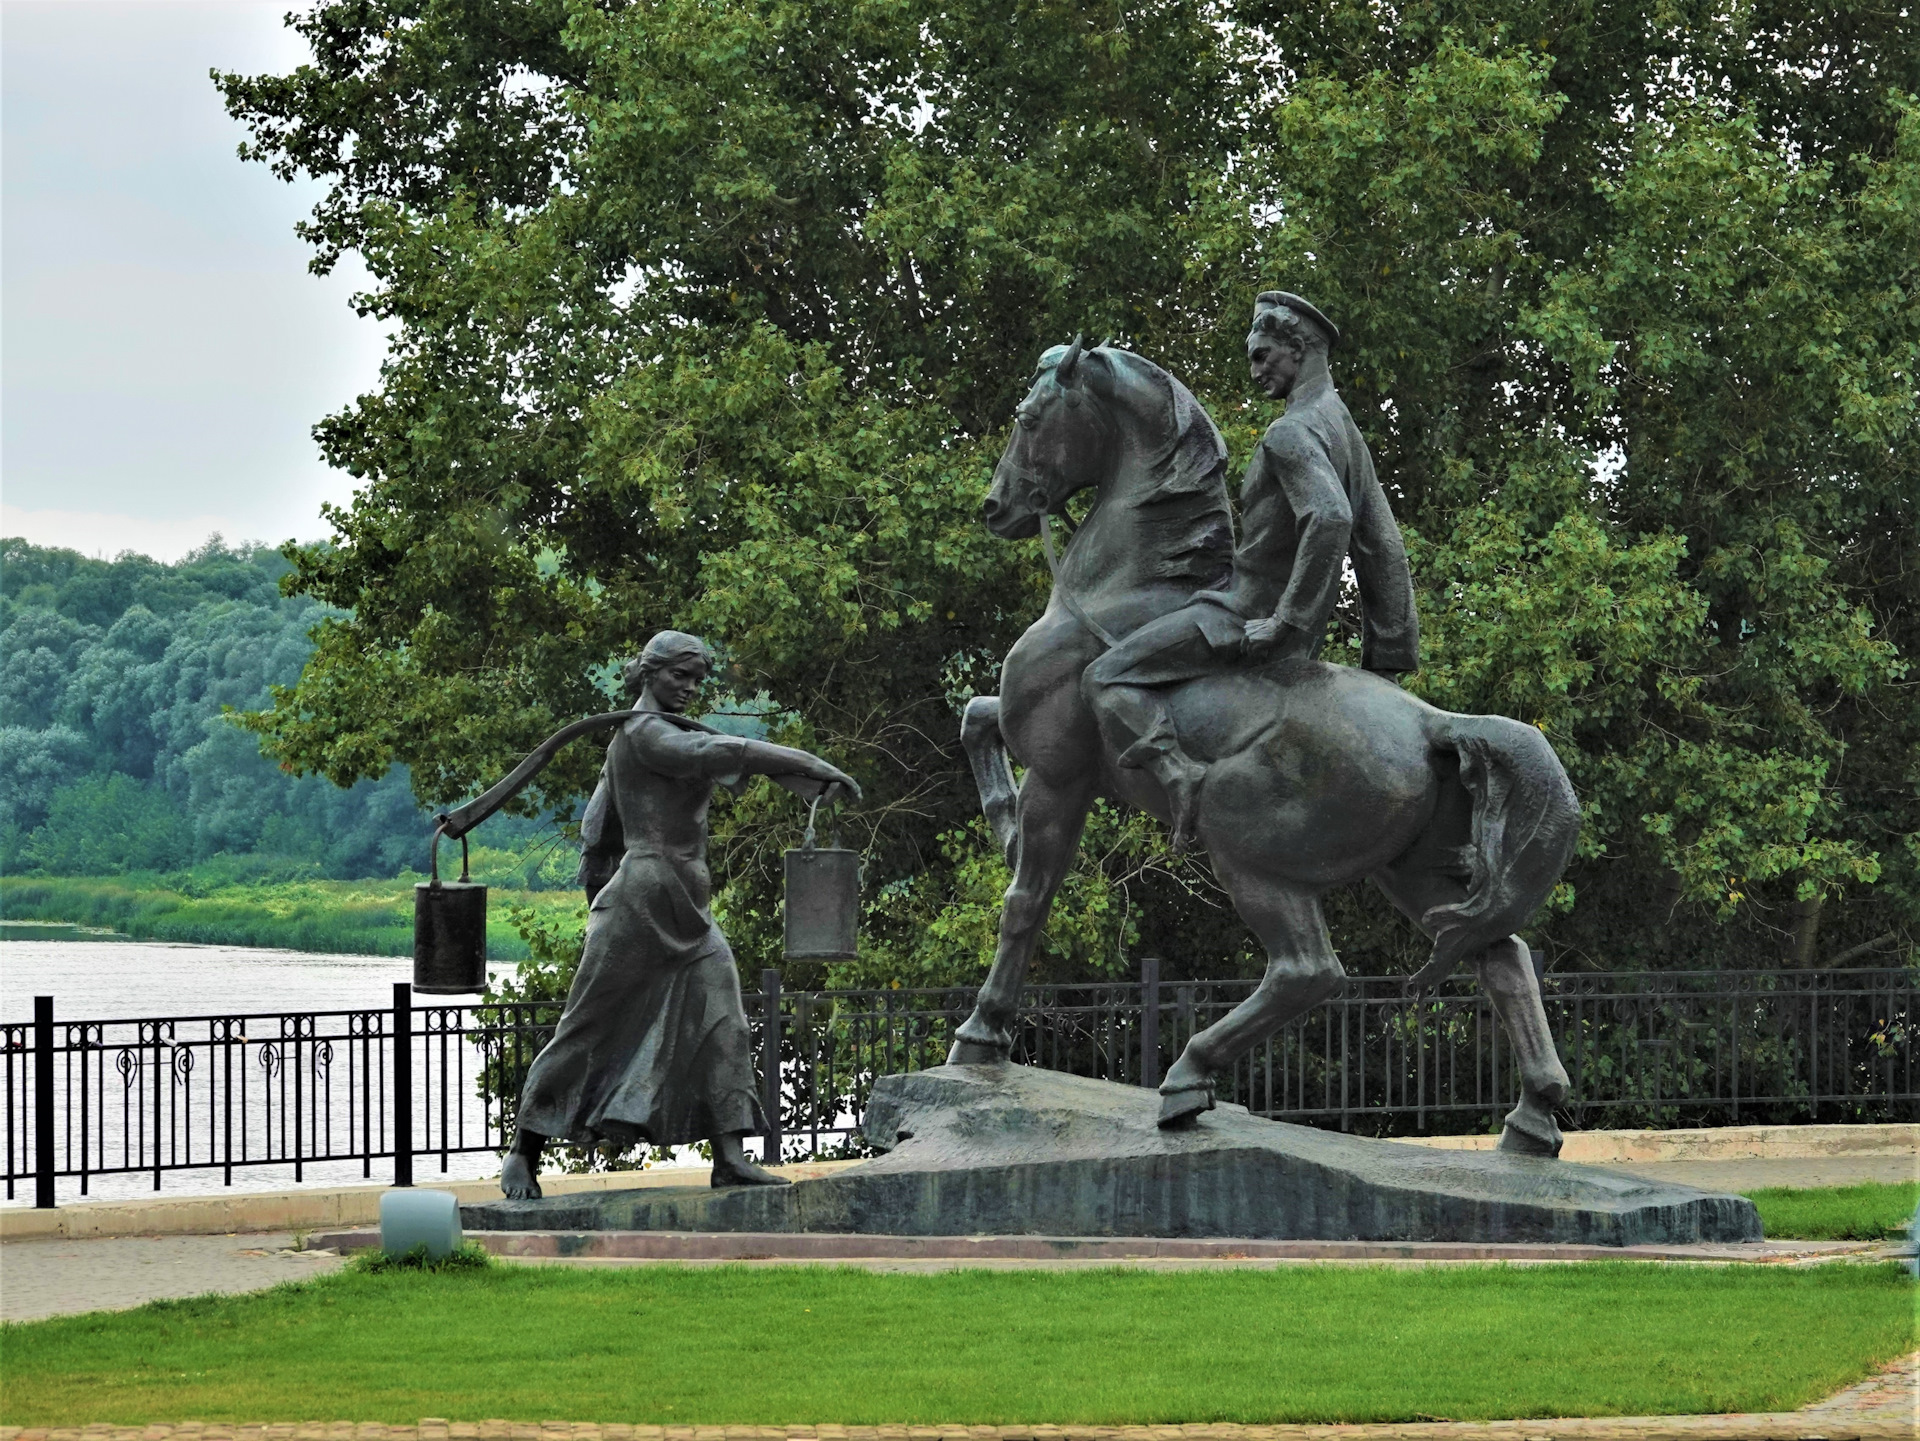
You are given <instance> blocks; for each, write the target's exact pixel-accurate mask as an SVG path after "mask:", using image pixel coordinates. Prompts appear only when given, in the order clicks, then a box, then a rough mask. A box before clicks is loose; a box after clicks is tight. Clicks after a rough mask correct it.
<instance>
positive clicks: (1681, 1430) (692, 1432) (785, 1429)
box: [0, 1411, 1916, 1441]
mask: <svg viewBox="0 0 1920 1441" xmlns="http://www.w3.org/2000/svg"><path fill="white" fill-rule="evenodd" d="M1915 1435H1916V1429H1915V1425H1914V1423H1913V1422H1912V1421H1911V1420H1900V1419H1891V1420H1889V1419H1885V1418H1881V1417H1861V1418H1858V1419H1848V1418H1844V1417H1829V1416H1824V1415H1822V1416H1815V1415H1810V1414H1808V1413H1806V1412H1799V1411H1787V1412H1775V1413H1770V1414H1759V1415H1732V1416H1605V1417H1602V1416H1592V1417H1579V1418H1570V1419H1566V1420H1547V1421H1437V1422H1432V1421H1430V1422H1402V1423H1396V1424H1385V1425H1344V1426H1342V1425H1322V1426H1240V1425H1233V1424H1213V1425H1193V1426H624V1425H617V1424H610V1425H596V1424H591V1423H581V1422H566V1421H542V1422H537V1423H520V1422H512V1421H466V1422H448V1421H439V1420H433V1419H427V1420H423V1421H421V1422H420V1423H419V1424H418V1425H416V1426H386V1425H381V1424H379V1423H376V1422H365V1421H362V1422H354V1421H335V1422H305V1423H298V1424H296V1423H291V1422H288V1423H280V1424H264V1425H245V1424H232V1425H220V1424H206V1423H199V1422H186V1423H183V1424H181V1425H178V1426H104V1425H95V1426H87V1427H33V1428H23V1427H18V1426H0V1441H1913V1438H1914V1436H1915Z"/></svg>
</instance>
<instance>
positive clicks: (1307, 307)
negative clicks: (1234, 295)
mask: <svg viewBox="0 0 1920 1441" xmlns="http://www.w3.org/2000/svg"><path fill="white" fill-rule="evenodd" d="M1269 310H1291V311H1293V312H1294V313H1295V314H1296V315H1304V316H1305V317H1306V318H1307V319H1308V320H1311V321H1312V322H1313V323H1314V324H1315V325H1317V326H1319V327H1320V330H1321V332H1322V333H1323V334H1324V335H1325V336H1326V337H1327V349H1329V350H1331V349H1333V348H1334V347H1335V346H1336V345H1338V344H1339V343H1340V330H1339V327H1338V326H1336V325H1335V324H1334V323H1333V322H1332V321H1331V320H1329V319H1327V317H1326V316H1324V315H1322V314H1321V313H1320V312H1319V310H1318V309H1317V308H1316V307H1315V306H1314V305H1313V303H1312V302H1311V301H1307V300H1303V299H1301V298H1300V297H1299V296H1297V295H1295V294H1294V293H1293V292H1292V291H1291V290H1263V291H1261V292H1260V293H1259V294H1258V295H1256V296H1255V297H1254V298H1253V323H1254V324H1255V325H1258V324H1259V323H1260V317H1261V315H1262V314H1264V313H1265V312H1266V311H1269Z"/></svg>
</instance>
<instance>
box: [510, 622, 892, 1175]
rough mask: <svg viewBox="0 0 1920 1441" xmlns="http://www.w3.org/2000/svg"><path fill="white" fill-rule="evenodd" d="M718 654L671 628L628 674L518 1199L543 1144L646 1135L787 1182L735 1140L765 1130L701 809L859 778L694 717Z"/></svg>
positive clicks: (829, 788)
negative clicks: (767, 779) (735, 792)
mask: <svg viewBox="0 0 1920 1441" xmlns="http://www.w3.org/2000/svg"><path fill="white" fill-rule="evenodd" d="M708 666H709V661H708V656H707V648H706V646H705V645H703V644H702V643H701V642H700V641H699V640H698V639H696V638H695V637H693V636H690V635H685V634H683V633H681V632H680V631H673V630H669V631H662V632H661V633H660V634H659V635H656V636H655V637H654V638H653V639H652V640H650V641H648V642H647V648H646V650H645V651H644V652H642V654H641V655H640V658H639V659H638V660H637V661H635V662H634V663H633V664H632V665H631V666H629V667H628V684H629V687H630V688H631V689H636V690H637V691H638V692H639V699H638V701H637V703H636V704H635V705H634V715H633V719H632V720H630V721H628V722H626V724H625V725H623V726H622V727H621V728H620V729H619V730H618V731H616V732H615V733H614V737H613V741H612V743H611V744H610V745H609V746H608V747H607V761H606V768H605V770H604V771H603V772H602V773H601V778H600V785H599V787H598V788H597V789H596V790H595V792H594V797H593V800H592V801H591V802H589V804H588V807H587V815H586V819H585V821H584V822H583V824H582V832H583V839H584V840H585V842H586V852H585V854H584V855H583V857H582V860H581V878H582V880H583V882H584V883H585V884H586V887H587V895H588V899H589V902H590V905H589V909H588V912H587V937H586V948H585V950H584V951H583V953H582V954H581V957H580V969H579V970H578V971H577V972H576V973H575V974H574V978H573V986H572V988H571V989H570V990H569V991H568V992H567V1004H566V1009H565V1010H564V1011H563V1012H562V1014H561V1016H560V1023H559V1025H558V1026H557V1027H556V1028H555V1030H554V1033H553V1039H552V1040H551V1041H550V1042H548V1043H547V1046H546V1049H544V1050H543V1051H541V1052H540V1055H539V1056H538V1058H537V1059H535V1061H534V1063H533V1066H532V1068H531V1069H530V1070H529V1071H528V1072H527V1080H526V1085H525V1086H524V1087H523V1088H522V1090H521V1093H520V1110H519V1129H518V1130H517V1132H516V1133H515V1135H514V1140H513V1149H512V1150H511V1151H510V1152H509V1153H508V1155H507V1160H506V1165H505V1167H504V1168H503V1169H502V1170H501V1173H500V1189H501V1190H502V1191H503V1192H505V1193H506V1195H507V1196H508V1197H509V1198H510V1199H515V1200H527V1199H531V1198H533V1197H536V1196H538V1195H539V1194H540V1183H539V1180H538V1179H537V1177H538V1175H539V1170H540V1152H541V1150H542V1148H543V1147H545V1145H546V1144H547V1142H548V1141H549V1140H550V1139H555V1138H559V1139H563V1140H566V1141H569V1142H572V1143H573V1144H575V1145H582V1146H589V1145H599V1144H612V1145H614V1146H616V1147H619V1148H621V1149H625V1148H626V1147H628V1146H631V1145H633V1144H634V1143H635V1142H637V1141H646V1142H649V1143H651V1144H653V1145H655V1146H677V1145H684V1144H686V1143H688V1142H692V1141H700V1140H705V1141H708V1142H710V1143H711V1145H712V1148H713V1184H714V1185H716V1186H768V1185H782V1184H784V1182H783V1181H782V1180H781V1178H780V1177H778V1176H776V1175H774V1174H773V1173H772V1172H770V1171H767V1170H765V1169H764V1168H762V1167H760V1166H757V1165H755V1164H754V1163H753V1162H751V1161H749V1160H748V1159H747V1157H746V1153H745V1150H744V1148H743V1146H742V1144H741V1142H742V1139H743V1138H744V1137H746V1136H748V1135H758V1134H762V1133H764V1132H765V1130H766V1117H765V1116H764V1114H763V1113H762V1112H761V1109H760V1102H759V1099H758V1096H757V1094H756V1087H755V1084H754V1073H753V1058H752V1049H751V1046H750V1044H749V1040H748V1032H747V1013H746V1007H745V1006H744V1005H743V1003H742V1001H741V995H740V977H739V973H738V971H737V970H736V969H735V967H734V960H733V950H732V948H731V947H730V946H729V945H728V944H727V939H726V937H725V936H723V935H721V934H720V928H719V927H718V926H717V925H715V924H714V920H713V916H712V915H711V914H710V913H709V911H708V909H707V905H708V900H709V897H710V896H711V894H712V890H713V882H712V878H711V877H710V876H709V874H708V872H707V806H708V803H709V802H710V801H711V800H712V798H713V788H714V787H715V786H716V785H724V786H728V787H738V786H740V785H741V784H743V783H744V781H745V779H746V778H747V777H748V776H754V775H764V776H773V777H776V778H778V779H780V780H782V781H783V782H786V783H789V784H791V783H792V782H794V781H803V782H816V783H818V785H819V786H820V787H821V788H822V789H823V790H824V791H826V792H828V793H829V794H828V795H827V797H826V798H827V799H829V800H830V799H832V798H833V797H832V794H831V793H832V792H835V791H838V792H841V793H844V794H845V795H846V796H847V797H849V798H851V799H856V800H857V799H858V798H859V795H860V787H859V786H858V785H856V784H855V783H854V781H853V779H852V777H850V776H848V775H847V774H846V773H845V772H843V771H840V770H838V769H836V768H835V767H833V766H831V765H829V764H828V763H827V762H826V761H823V760H821V759H820V758H819V757H818V756H815V755H809V754H808V753H807V752H806V751H802V750H793V749H790V748H789V747H787V746H776V745H768V744H766V743H765V742H762V741H753V740H746V739H743V738H742V737H739V736H727V735H720V734H718V733H716V732H714V731H711V730H709V729H708V728H707V727H705V726H702V725H700V724H698V722H695V721H690V720H688V719H687V718H686V717H685V716H684V715H683V714H682V712H684V711H685V710H686V708H687V706H688V704H689V703H690V702H691V701H692V700H693V697H694V695H695V694H696V693H697V692H698V691H699V689H700V685H701V682H703V681H704V680H705V679H706V678H707V671H708Z"/></svg>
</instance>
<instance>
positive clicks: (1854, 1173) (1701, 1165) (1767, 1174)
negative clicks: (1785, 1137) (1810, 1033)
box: [1601, 1152, 1920, 1191]
mask: <svg viewBox="0 0 1920 1441" xmlns="http://www.w3.org/2000/svg"><path fill="white" fill-rule="evenodd" d="M1601 1169H1602V1170H1605V1171H1625V1172H1626V1173H1627V1174H1628V1175H1630V1176H1643V1177H1645V1178H1646V1179H1647V1180H1649V1181H1670V1182H1675V1183H1677V1184H1679V1185H1682V1186H1698V1187H1699V1188H1700V1189H1701V1190H1703V1191H1758V1190H1760V1189H1761V1188H1763V1187H1766V1186H1857V1185H1859V1184H1860V1183H1861V1182H1862V1181H1896V1182H1897V1181H1920V1155H1916V1154H1914V1153H1912V1152H1908V1153H1907V1154H1905V1155H1865V1156H1844V1155H1843V1156H1803V1157H1783V1158H1778V1159H1775V1158H1769V1157H1760V1156H1743V1157H1739V1158H1736V1159H1729V1160H1713V1161H1611V1162H1609V1163H1607V1164H1606V1165H1604V1166H1602V1167H1601Z"/></svg>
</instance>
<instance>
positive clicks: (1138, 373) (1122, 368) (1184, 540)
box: [1092, 345, 1233, 586]
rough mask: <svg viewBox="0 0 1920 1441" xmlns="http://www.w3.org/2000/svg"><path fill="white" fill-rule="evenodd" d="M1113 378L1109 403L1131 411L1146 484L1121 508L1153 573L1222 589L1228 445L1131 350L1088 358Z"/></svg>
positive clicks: (1175, 384) (1227, 537)
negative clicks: (1146, 549)
mask: <svg viewBox="0 0 1920 1441" xmlns="http://www.w3.org/2000/svg"><path fill="white" fill-rule="evenodd" d="M1092 353H1093V354H1094V355H1096V356H1098V357H1099V359H1100V360H1102V361H1104V362H1105V363H1106V366H1107V370H1108V374H1109V375H1111V377H1112V379H1113V394H1112V396H1111V397H1110V401H1111V403H1113V404H1115V405H1117V406H1119V407H1121V408H1123V409H1125V410H1127V411H1129V412H1131V414H1132V415H1133V416H1134V417H1135V419H1136V420H1137V421H1138V422H1139V431H1140V432H1141V436H1142V438H1143V439H1144V440H1145V441H1146V443H1147V445H1148V447H1149V449H1148V452H1147V457H1146V459H1147V474H1148V477H1149V481H1150V484H1149V486H1148V487H1147V488H1145V489H1144V490H1142V491H1141V492H1140V493H1138V494H1134V495H1130V496H1128V497H1126V500H1125V503H1127V504H1130V505H1132V506H1134V507H1135V508H1136V509H1138V510H1139V511H1141V512H1142V514H1141V517H1140V518H1141V522H1142V525H1143V527H1144V528H1145V530H1146V531H1147V532H1148V534H1149V535H1150V536H1151V538H1152V539H1153V541H1154V545H1153V549H1154V550H1155V552H1156V553H1157V557H1158V558H1157V560H1156V562H1155V565H1154V570H1155V572H1156V573H1157V574H1158V575H1160V576H1161V577H1163V578H1165V579H1168V580H1191V581H1193V582H1195V583H1196V586H1209V585H1214V584H1217V583H1220V582H1222V581H1223V580H1224V579H1225V577H1226V576H1227V575H1228V573H1229V572H1230V571H1231V569H1232V563H1233V511H1232V508H1231V507H1230V506H1229V505H1228V503H1227V443H1226V441H1225V440H1223V439H1221V436H1220V431H1219V428H1218V427H1217V426H1215V425H1214V423H1213V417H1212V416H1210V415H1208V414H1207V412H1206V409H1205V408H1204V407H1203V406H1202V405H1201V404H1200V402H1199V401H1198V400H1196V399H1194V396H1193V392H1192V391H1190V390H1188V389H1187V388H1186V386H1184V385H1182V384H1181V383H1180V382H1179V381H1178V380H1177V379H1175V378H1174V377H1173V376H1172V375H1170V374H1168V373H1167V372H1166V371H1164V370H1162V369H1161V368H1160V367H1159V366H1157V365H1155V364H1154V363H1153V362H1152V361H1151V360H1148V359H1147V358H1146V357H1145V356H1143V355H1136V354H1135V353H1134V352H1132V351H1131V350H1116V349H1114V348H1113V347H1111V346H1105V345H1103V346H1101V347H1100V348H1099V349H1098V350H1096V351H1094V352H1092Z"/></svg>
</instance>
